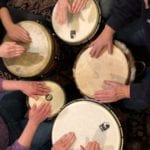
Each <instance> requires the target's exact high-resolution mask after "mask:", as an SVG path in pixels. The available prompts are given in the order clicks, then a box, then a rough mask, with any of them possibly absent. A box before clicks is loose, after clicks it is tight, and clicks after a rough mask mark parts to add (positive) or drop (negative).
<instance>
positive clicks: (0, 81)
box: [0, 78, 3, 91]
mask: <svg viewBox="0 0 150 150" xmlns="http://www.w3.org/2000/svg"><path fill="white" fill-rule="evenodd" d="M2 82H3V79H1V78H0V91H2V90H3V89H2Z"/></svg>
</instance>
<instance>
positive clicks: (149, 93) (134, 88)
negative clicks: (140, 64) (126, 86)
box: [130, 79, 150, 99]
mask: <svg viewBox="0 0 150 150" xmlns="http://www.w3.org/2000/svg"><path fill="white" fill-rule="evenodd" d="M130 95H131V99H150V79H145V80H143V81H142V82H141V83H133V84H131V85H130Z"/></svg>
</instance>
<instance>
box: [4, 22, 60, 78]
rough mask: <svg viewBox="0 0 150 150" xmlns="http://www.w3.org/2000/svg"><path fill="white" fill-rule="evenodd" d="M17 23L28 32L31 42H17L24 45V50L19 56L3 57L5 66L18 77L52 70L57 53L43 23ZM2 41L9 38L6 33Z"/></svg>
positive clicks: (32, 75) (31, 75)
mask: <svg viewBox="0 0 150 150" xmlns="http://www.w3.org/2000/svg"><path fill="white" fill-rule="evenodd" d="M19 25H20V26H22V27H23V28H24V29H25V30H26V31H28V32H29V34H30V37H31V39H32V42H31V43H29V44H24V43H21V42H18V44H21V45H23V46H24V47H25V49H26V52H25V53H23V54H22V55H21V56H20V57H15V58H9V59H6V58H3V62H4V65H5V67H6V68H7V69H8V70H9V71H10V72H11V73H12V74H14V75H16V76H19V77H34V76H37V75H41V74H44V73H46V72H48V71H52V70H53V69H54V66H56V63H57V62H56V57H58V55H59V53H58V49H57V48H56V46H55V42H54V39H53V37H52V35H50V34H49V32H48V31H47V29H46V28H45V27H44V26H43V25H41V24H39V23H37V22H34V21H22V22H20V23H19ZM4 41H11V40H10V39H9V38H8V36H7V35H6V36H5V38H4Z"/></svg>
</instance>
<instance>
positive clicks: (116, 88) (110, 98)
mask: <svg viewBox="0 0 150 150" xmlns="http://www.w3.org/2000/svg"><path fill="white" fill-rule="evenodd" d="M105 84H106V85H107V87H108V88H107V89H104V90H98V91H96V92H95V93H94V95H93V98H94V99H95V100H97V101H100V102H102V103H112V102H116V101H119V100H122V99H124V98H130V85H124V84H121V83H118V82H114V81H105Z"/></svg>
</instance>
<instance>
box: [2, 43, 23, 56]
mask: <svg viewBox="0 0 150 150" xmlns="http://www.w3.org/2000/svg"><path fill="white" fill-rule="evenodd" d="M24 51H25V49H24V47H22V46H20V45H18V44H16V43H15V42H4V43H2V45H1V46H0V57H2V58H12V57H17V56H20V55H21V54H22V53H24Z"/></svg>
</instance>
